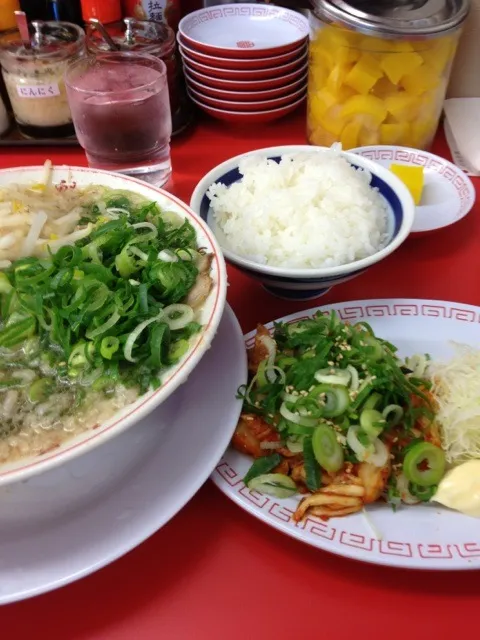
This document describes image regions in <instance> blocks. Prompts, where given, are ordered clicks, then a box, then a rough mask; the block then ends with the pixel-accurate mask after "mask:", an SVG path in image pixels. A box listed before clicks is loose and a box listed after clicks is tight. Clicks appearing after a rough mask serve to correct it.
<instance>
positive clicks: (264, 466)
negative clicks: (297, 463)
mask: <svg viewBox="0 0 480 640" xmlns="http://www.w3.org/2000/svg"><path fill="white" fill-rule="evenodd" d="M281 461H282V456H281V455H280V454H279V453H272V455H270V456H264V457H262V458H257V459H256V460H255V461H254V463H253V464H252V466H251V467H250V469H249V470H248V472H247V474H246V476H245V477H244V478H243V482H244V483H245V484H246V485H247V486H248V483H249V482H250V481H251V480H253V478H256V477H258V476H261V475H263V474H265V473H269V472H270V471H272V469H275V467H278V465H279V464H280V463H281Z"/></svg>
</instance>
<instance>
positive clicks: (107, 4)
mask: <svg viewBox="0 0 480 640" xmlns="http://www.w3.org/2000/svg"><path fill="white" fill-rule="evenodd" d="M81 6H82V17H83V19H84V20H85V22H88V21H89V20H90V18H95V19H96V20H100V22H103V23H109V22H116V21H117V20H120V19H121V18H122V5H121V3H120V0H81Z"/></svg>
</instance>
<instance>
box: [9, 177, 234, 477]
mask: <svg viewBox="0 0 480 640" xmlns="http://www.w3.org/2000/svg"><path fill="white" fill-rule="evenodd" d="M44 178H45V167H43V166H42V167H20V168H14V169H5V170H1V171H0V188H1V187H7V186H8V185H10V184H12V183H16V184H20V185H21V184H32V183H34V184H41V183H42V182H43V181H44ZM52 183H53V184H54V185H57V188H58V189H59V190H61V189H66V188H78V187H87V186H88V185H102V187H107V188H109V189H112V190H120V191H129V192H131V193H134V194H137V195H139V196H141V197H143V198H145V199H146V200H148V201H152V202H156V203H158V205H159V206H160V207H161V209H162V211H167V212H172V213H173V214H176V216H177V219H185V220H188V221H189V222H190V224H191V225H192V227H193V229H194V230H195V233H196V242H197V246H199V247H205V250H206V252H207V253H208V254H211V256H212V262H211V270H210V275H211V278H212V281H213V286H212V287H211V289H210V291H209V293H208V295H207V297H206V299H205V300H204V302H203V304H202V305H201V306H199V308H198V310H197V311H196V317H195V320H196V321H198V323H199V324H201V325H202V329H201V331H200V332H199V333H198V334H195V336H194V337H193V338H191V340H190V343H189V347H188V349H187V351H186V352H185V353H184V354H183V355H182V356H181V357H180V359H178V360H176V363H175V364H173V365H172V366H171V367H170V368H167V369H164V370H162V374H161V384H160V386H159V387H158V388H157V389H155V390H153V389H150V390H148V391H147V392H146V393H144V394H143V395H138V394H135V399H134V401H133V402H131V403H130V404H126V405H125V406H123V408H122V409H120V410H118V411H116V412H115V413H114V414H113V415H111V417H109V418H108V419H107V420H105V421H103V422H102V421H99V423H95V424H92V425H89V424H86V425H85V429H84V430H83V431H81V432H79V433H78V434H77V435H74V436H72V437H69V438H67V439H65V440H63V439H61V438H59V442H58V443H56V444H55V445H53V446H50V447H45V448H41V447H40V448H38V447H37V449H36V453H35V454H31V453H30V454H29V453H28V451H27V453H26V454H25V456H23V457H18V456H17V458H16V459H13V460H12V461H10V460H8V459H7V458H6V456H4V459H6V461H5V463H4V464H0V486H1V485H6V484H10V483H14V482H18V481H23V480H26V479H28V478H30V477H32V476H34V475H37V474H40V473H42V472H44V471H47V470H49V469H52V468H54V467H57V466H59V465H62V464H63V463H65V462H67V461H69V460H72V459H73V458H76V457H77V456H80V455H82V454H84V453H87V452H89V451H91V450H93V449H95V448H96V447H99V446H101V445H102V444H103V443H105V442H106V441H108V440H110V439H111V438H114V437H115V436H117V435H118V434H120V433H122V432H123V431H125V430H126V429H128V428H129V427H131V426H132V425H134V424H135V423H136V422H138V421H139V420H141V419H142V418H144V417H145V416H146V415H147V414H149V413H150V412H151V411H153V410H154V409H155V408H156V407H158V406H159V405H160V404H162V403H163V402H164V401H165V400H166V399H167V398H168V397H169V396H171V394H173V393H174V392H175V390H176V389H177V388H178V387H179V386H180V385H181V384H183V383H184V382H185V381H186V380H187V378H188V376H189V375H190V373H191V372H192V371H193V370H194V369H195V367H196V366H197V364H198V363H199V362H200V360H201V359H202V357H203V355H204V354H205V352H206V351H207V349H208V348H209V346H210V343H211V342H212V339H213V337H214V335H215V333H216V331H217V328H218V325H219V323H220V320H221V317H222V313H223V309H224V305H225V298H226V284H227V278H226V270H225V262H224V259H223V257H222V253H221V250H220V249H219V246H218V244H217V242H216V240H215V238H214V236H213V234H212V232H211V231H210V229H209V228H208V226H207V224H206V223H205V222H204V221H203V220H202V219H201V218H200V217H199V216H197V215H196V214H195V213H194V212H193V211H192V210H191V209H190V208H189V207H188V206H187V205H186V204H185V203H183V202H182V201H181V200H179V199H178V198H176V197H175V196H173V195H171V194H169V193H168V192H166V191H164V190H163V189H159V188H156V187H154V186H151V185H149V184H146V183H144V182H142V181H140V180H137V179H135V178H131V177H127V176H121V175H119V174H113V173H109V172H107V171H101V170H97V169H91V168H83V167H68V166H58V167H54V168H53V170H52ZM115 264H116V263H115ZM74 277H75V276H74ZM130 282H132V281H130ZM137 284H139V283H137ZM132 286H133V283H132ZM128 359H129V358H127V360H128ZM60 420H61V423H60V425H61V426H62V427H63V424H64V419H63V418H60ZM160 426H161V425H159V428H160ZM4 437H6V436H4Z"/></svg>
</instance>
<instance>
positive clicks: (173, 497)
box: [0, 306, 247, 604]
mask: <svg viewBox="0 0 480 640" xmlns="http://www.w3.org/2000/svg"><path fill="white" fill-rule="evenodd" d="M219 372H221V375H219ZM246 378H247V362H246V353H245V346H244V342H243V336H242V331H241V329H240V326H239V324H238V321H237V319H236V318H235V315H234V314H233V312H232V310H231V309H230V308H229V307H228V306H227V308H226V310H225V313H224V316H223V318H222V320H221V323H220V327H219V329H218V333H217V336H216V337H215V339H214V341H213V344H212V348H211V349H210V350H209V351H208V353H207V354H206V355H205V357H204V358H203V360H202V361H201V362H200V364H199V366H198V367H197V368H196V369H195V371H194V372H193V373H192V375H191V376H190V378H189V380H188V382H187V384H185V385H183V386H182V387H180V389H178V390H177V392H176V393H175V394H174V395H173V396H172V397H170V398H169V399H168V400H167V401H166V402H165V403H164V404H162V406H161V407H159V408H158V409H156V410H155V411H154V412H153V413H151V414H150V415H149V416H148V417H146V418H145V419H144V420H142V421H141V422H139V423H138V424H136V425H134V426H133V427H132V428H131V429H129V430H128V431H126V432H125V433H123V434H121V435H119V436H118V437H117V438H115V439H113V440H112V441H110V442H108V443H106V444H105V445H104V446H102V447H99V448H97V449H95V450H94V451H92V452H91V453H88V454H86V455H84V456H82V457H81V458H79V459H77V460H72V461H71V462H69V463H67V464H65V465H63V466H62V467H60V468H58V469H54V470H53V471H49V472H46V473H44V474H42V475H40V476H37V477H35V478H31V479H30V480H28V481H26V482H19V483H17V484H15V485H11V486H8V487H0V547H1V549H2V553H1V556H0V604H7V603H9V602H15V601H18V600H23V599H25V598H30V597H32V596H35V595H39V594H40V593H45V592H47V591H51V590H53V589H57V588H59V587H61V586H64V585H66V584H69V583H71V582H74V581H75V580H79V579H80V578H82V577H84V576H87V575H89V574H91V573H93V572H94V571H98V569H101V568H102V567H104V566H105V565H107V564H110V563H111V562H113V561H115V560H116V559H117V558H120V557H121V556H123V555H124V554H125V553H127V552H128V551H130V550H131V549H133V548H134V547H136V546H138V545H139V544H141V543H142V542H143V541H144V540H145V539H146V538H148V537H149V536H151V535H152V534H153V533H155V532H156V531H157V530H158V529H160V528H161V527H163V526H164V525H165V524H166V523H167V522H168V521H169V520H170V519H171V518H173V517H174V515H175V514H176V513H177V512H178V511H179V510H180V509H181V508H182V507H183V506H184V505H185V504H186V503H187V502H188V501H189V500H190V499H191V498H192V496H193V495H194V494H195V493H196V492H197V491H198V489H199V488H200V487H201V486H202V484H203V483H204V482H205V481H206V479H207V478H208V476H209V475H210V473H211V472H212V470H213V469H214V467H215V465H216V464H217V462H218V460H219V458H220V456H221V455H222V453H223V452H224V451H225V448H226V447H227V445H228V443H229V442H230V438H231V436H232V434H233V431H234V429H235V426H236V424H237V420H238V417H239V415H240V409H241V402H240V401H239V400H236V399H235V395H236V392H237V389H238V387H239V386H240V385H242V384H244V383H245V381H246Z"/></svg>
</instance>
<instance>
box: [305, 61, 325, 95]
mask: <svg viewBox="0 0 480 640" xmlns="http://www.w3.org/2000/svg"><path fill="white" fill-rule="evenodd" d="M327 78H328V70H327V69H326V68H325V67H324V66H322V65H318V64H311V65H310V71H309V73H308V88H309V90H312V89H313V91H319V90H320V89H323V87H324V86H325V84H326V82H327Z"/></svg>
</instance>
